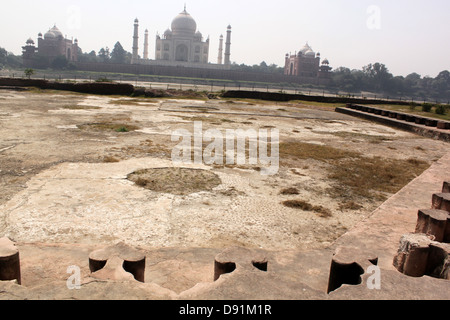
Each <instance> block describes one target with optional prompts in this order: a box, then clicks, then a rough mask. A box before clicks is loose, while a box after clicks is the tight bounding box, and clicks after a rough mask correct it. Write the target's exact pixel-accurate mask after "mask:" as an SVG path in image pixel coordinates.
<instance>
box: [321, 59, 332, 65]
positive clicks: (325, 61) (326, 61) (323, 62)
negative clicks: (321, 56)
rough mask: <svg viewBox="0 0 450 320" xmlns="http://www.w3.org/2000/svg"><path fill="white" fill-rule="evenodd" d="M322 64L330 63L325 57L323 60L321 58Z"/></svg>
mask: <svg viewBox="0 0 450 320" xmlns="http://www.w3.org/2000/svg"><path fill="white" fill-rule="evenodd" d="M322 64H326V65H329V64H330V62H329V61H328V59H325V60H323V61H322Z"/></svg>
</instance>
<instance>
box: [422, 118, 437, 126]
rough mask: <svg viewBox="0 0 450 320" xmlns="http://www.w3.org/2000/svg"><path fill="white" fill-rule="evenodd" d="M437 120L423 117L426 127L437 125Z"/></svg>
mask: <svg viewBox="0 0 450 320" xmlns="http://www.w3.org/2000/svg"><path fill="white" fill-rule="evenodd" d="M437 123H438V122H437V120H435V119H425V125H426V126H427V127H437Z"/></svg>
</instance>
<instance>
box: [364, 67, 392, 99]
mask: <svg viewBox="0 0 450 320" xmlns="http://www.w3.org/2000/svg"><path fill="white" fill-rule="evenodd" d="M363 73H364V74H365V75H366V77H367V79H368V80H369V85H370V86H371V87H372V88H374V89H375V90H376V91H380V92H382V91H389V84H390V80H391V79H392V78H393V75H392V74H391V73H389V70H388V68H387V67H386V66H385V65H384V64H382V63H379V62H377V63H374V64H369V65H367V66H365V67H363Z"/></svg>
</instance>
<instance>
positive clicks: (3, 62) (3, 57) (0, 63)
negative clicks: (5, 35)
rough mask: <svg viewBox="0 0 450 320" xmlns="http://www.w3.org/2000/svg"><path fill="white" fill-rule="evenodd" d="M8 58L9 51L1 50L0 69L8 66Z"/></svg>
mask: <svg viewBox="0 0 450 320" xmlns="http://www.w3.org/2000/svg"><path fill="white" fill-rule="evenodd" d="M7 56H8V51H6V50H5V49H3V48H0V68H1V67H3V66H5V65H6V57H7Z"/></svg>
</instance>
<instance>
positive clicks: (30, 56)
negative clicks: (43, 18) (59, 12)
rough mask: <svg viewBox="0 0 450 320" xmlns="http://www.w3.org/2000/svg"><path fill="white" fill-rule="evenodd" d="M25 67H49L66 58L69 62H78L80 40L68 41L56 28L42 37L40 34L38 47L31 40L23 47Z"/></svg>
mask: <svg viewBox="0 0 450 320" xmlns="http://www.w3.org/2000/svg"><path fill="white" fill-rule="evenodd" d="M22 49H23V51H22V53H23V63H24V66H25V67H48V66H50V65H51V64H52V62H53V61H54V60H55V59H56V58H59V57H65V58H66V60H67V61H68V62H76V61H78V40H77V39H75V40H74V41H73V40H69V39H66V38H65V37H64V36H63V34H62V33H61V31H59V29H58V28H57V27H56V26H54V27H53V28H51V29H50V30H48V32H47V33H46V34H45V35H44V36H43V37H42V33H39V34H38V45H37V47H36V45H35V42H34V41H33V40H32V39H31V38H30V39H28V40H27V42H26V45H25V46H24V47H22Z"/></svg>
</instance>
